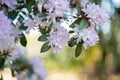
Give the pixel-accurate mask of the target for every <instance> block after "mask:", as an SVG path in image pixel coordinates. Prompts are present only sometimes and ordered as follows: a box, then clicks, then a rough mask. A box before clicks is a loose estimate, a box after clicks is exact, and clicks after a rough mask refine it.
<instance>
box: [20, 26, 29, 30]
mask: <svg viewBox="0 0 120 80" xmlns="http://www.w3.org/2000/svg"><path fill="white" fill-rule="evenodd" d="M19 29H20V30H26V29H27V27H26V26H24V25H21V26H20V27H19Z"/></svg>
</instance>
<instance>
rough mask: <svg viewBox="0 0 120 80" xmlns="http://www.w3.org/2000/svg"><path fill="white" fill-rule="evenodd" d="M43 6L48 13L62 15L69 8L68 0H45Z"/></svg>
mask: <svg viewBox="0 0 120 80" xmlns="http://www.w3.org/2000/svg"><path fill="white" fill-rule="evenodd" d="M44 8H45V9H46V10H47V11H48V12H49V14H50V15H53V16H59V17H62V16H63V15H64V13H65V12H66V11H68V10H69V2H68V0H47V1H46V2H45V4H44Z"/></svg>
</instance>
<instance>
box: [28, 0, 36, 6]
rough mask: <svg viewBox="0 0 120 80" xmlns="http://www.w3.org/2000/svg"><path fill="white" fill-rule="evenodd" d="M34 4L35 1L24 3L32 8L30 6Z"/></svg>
mask: <svg viewBox="0 0 120 80" xmlns="http://www.w3.org/2000/svg"><path fill="white" fill-rule="evenodd" d="M34 4H35V0H27V1H26V5H27V6H32V5H34Z"/></svg>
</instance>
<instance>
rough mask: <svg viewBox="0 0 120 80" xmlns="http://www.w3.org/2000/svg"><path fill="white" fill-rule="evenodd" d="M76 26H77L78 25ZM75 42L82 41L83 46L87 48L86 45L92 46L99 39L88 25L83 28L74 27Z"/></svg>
mask: <svg viewBox="0 0 120 80" xmlns="http://www.w3.org/2000/svg"><path fill="white" fill-rule="evenodd" d="M76 27H79V26H78V25H77V26H76ZM75 32H76V35H75V36H74V37H75V38H77V43H79V42H82V41H83V42H84V44H83V46H84V48H85V49H87V47H88V46H93V45H95V44H96V43H97V42H98V41H99V36H98V34H97V32H96V31H95V30H94V28H93V27H88V28H85V29H83V30H79V29H78V28H77V29H75Z"/></svg>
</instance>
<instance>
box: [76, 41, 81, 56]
mask: <svg viewBox="0 0 120 80" xmlns="http://www.w3.org/2000/svg"><path fill="white" fill-rule="evenodd" d="M81 51H82V43H80V42H79V43H78V44H77V46H76V49H75V57H78V56H79V55H80V53H81Z"/></svg>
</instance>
